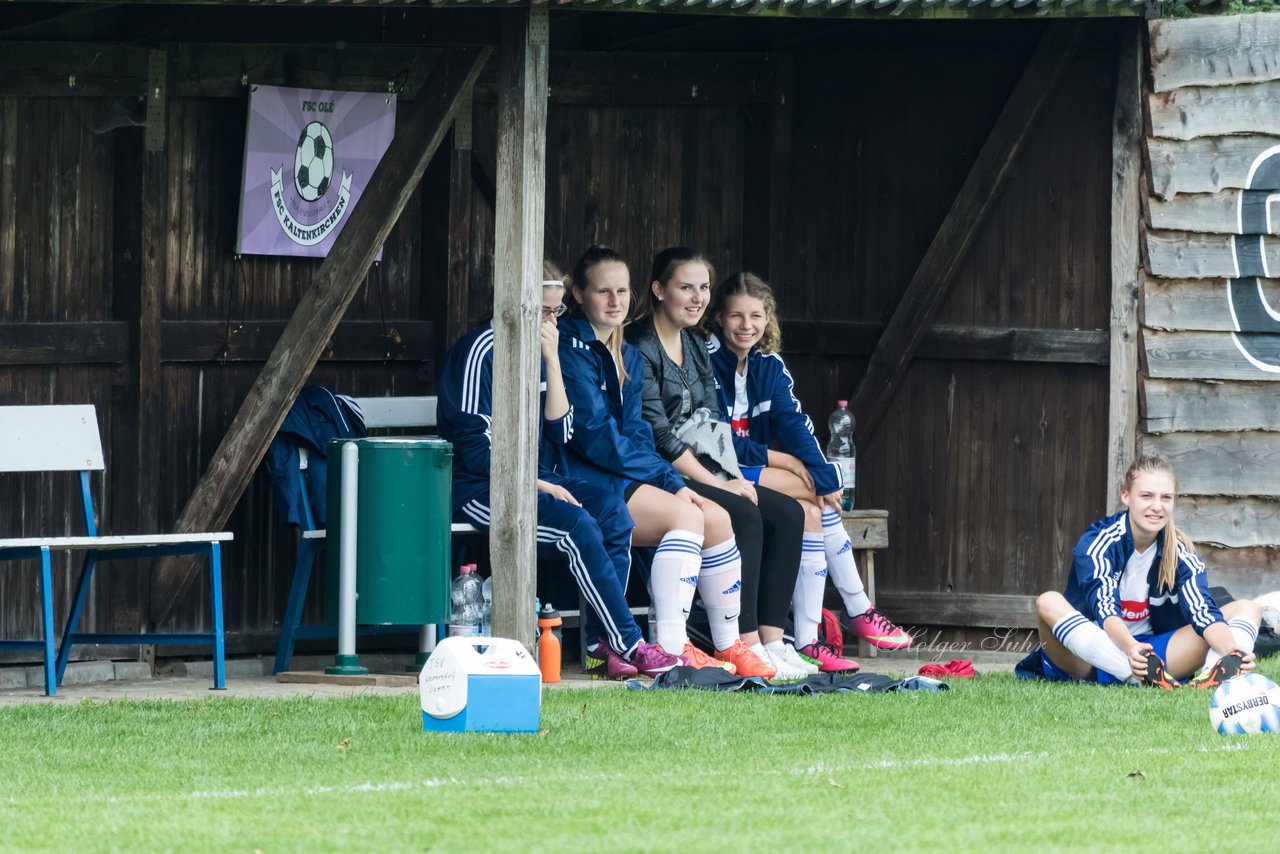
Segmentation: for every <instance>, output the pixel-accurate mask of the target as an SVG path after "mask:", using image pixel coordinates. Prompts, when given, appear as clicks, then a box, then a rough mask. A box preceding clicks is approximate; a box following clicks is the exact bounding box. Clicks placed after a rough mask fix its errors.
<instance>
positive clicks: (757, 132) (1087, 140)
mask: <svg viewBox="0 0 1280 854" xmlns="http://www.w3.org/2000/svg"><path fill="white" fill-rule="evenodd" d="M876 32H877V33H880V36H879V37H873V36H872V35H871V34H864V35H863V36H862V40H859V41H857V50H839V49H825V50H823V49H814V50H809V51H804V52H796V53H792V54H787V55H784V56H780V57H775V56H773V55H770V56H769V57H768V61H767V62H766V63H765V64H764V66H763V71H764V73H765V74H766V75H767V76H766V77H764V78H763V79H761V80H760V81H759V82H758V83H754V84H751V85H747V84H748V83H749V82H750V81H751V79H752V78H751V77H748V76H746V75H743V74H738V75H737V79H738V80H739V81H741V84H740V87H739V90H738V91H737V92H736V93H735V92H732V91H728V92H725V91H724V90H721V91H722V95H721V96H720V97H719V98H716V97H714V96H712V97H711V98H708V101H709V102H701V101H691V99H690V98H689V90H688V88H687V87H685V88H681V87H675V86H673V87H669V88H667V89H664V90H660V91H658V90H655V91H656V94H655V95H654V97H653V102H652V103H637V102H635V101H634V100H633V102H632V103H627V104H617V103H604V104H586V103H579V102H577V101H573V102H568V101H564V100H558V98H557V92H559V91H560V88H559V87H557V85H555V82H554V80H553V85H552V104H551V109H550V111H549V115H548V142H547V150H548V164H547V176H548V187H547V225H546V241H547V245H548V252H549V253H551V254H553V255H556V256H557V257H558V258H559V259H560V260H562V261H563V262H564V263H567V264H572V262H573V260H574V259H575V258H576V256H577V255H578V254H579V253H580V252H581V251H582V250H583V249H584V248H585V247H586V246H588V245H589V244H591V243H594V242H601V243H608V244H610V245H612V246H614V247H615V248H616V249H618V251H620V252H621V253H622V254H623V255H624V256H625V257H626V258H627V259H628V262H629V264H630V266H631V271H632V283H633V285H634V286H636V287H645V286H647V280H648V275H649V274H648V265H649V260H650V258H651V257H652V254H653V252H654V251H655V250H657V249H659V248H661V247H663V246H666V245H670V244H673V243H685V244H688V245H692V246H696V247H699V248H701V249H703V250H704V251H706V252H707V253H708V254H709V256H710V257H711V258H712V259H713V261H714V262H715V264H716V266H717V268H718V271H719V276H720V277H723V276H726V275H729V274H731V273H733V272H735V271H737V270H739V269H742V268H743V267H746V268H748V269H753V270H756V271H759V272H761V273H766V274H767V273H768V272H769V271H770V270H773V271H776V274H775V275H774V278H773V284H774V286H775V288H776V290H777V292H778V297H779V303H780V309H781V313H782V315H783V319H784V323H783V329H784V350H785V355H786V358H787V361H788V364H789V365H790V367H791V369H792V372H793V374H794V377H795V381H796V391H797V394H798V395H799V397H800V399H801V400H802V401H803V402H804V403H805V404H806V407H807V409H808V411H809V412H810V413H811V414H812V415H813V416H814V420H815V421H816V422H817V423H818V424H819V425H820V426H819V433H820V434H821V435H823V436H824V437H825V427H824V426H821V425H822V424H823V422H824V421H825V416H826V414H827V413H828V412H829V411H830V410H831V409H833V408H834V406H835V401H836V400H837V399H838V398H843V397H849V396H851V393H852V391H853V389H854V387H855V386H856V384H857V381H858V379H859V377H860V376H861V374H862V371H863V370H864V369H865V364H866V357H867V355H868V354H869V353H870V352H871V350H872V348H873V347H874V346H875V342H876V340H877V338H878V336H879V335H880V333H881V332H882V331H883V329H884V325H885V323H886V322H887V320H888V318H889V317H890V315H891V314H892V313H893V309H894V308H895V307H896V305H897V303H898V300H899V298H900V297H901V293H902V290H903V288H905V287H906V284H907V282H908V281H909V280H910V277H911V274H912V272H913V271H914V270H915V267H916V266H917V264H918V263H919V260H920V258H921V256H922V255H923V254H924V251H925V249H926V248H927V246H928V245H929V241H930V239H931V238H932V237H933V234H934V232H935V231H936V229H937V226H938V223H939V222H941V220H942V217H943V216H944V215H945V213H946V211H947V209H948V207H949V206H950V203H951V200H952V198H954V195H955V193H956V191H957V190H958V189H959V186H960V183H961V182H962V181H963V180H964V176H965V174H966V173H967V171H968V169H969V167H970V166H971V164H972V160H973V157H974V156H975V154H976V152H977V150H978V149H979V148H980V147H981V144H982V141H983V139H984V138H985V135H986V134H987V132H988V131H989V130H990V128H991V125H992V123H993V122H994V121H995V117H996V116H997V115H998V114H999V111H1000V109H1001V107H1002V105H1003V103H1004V101H1005V99H1006V98H1007V96H1008V94H1009V89H1010V87H1011V86H1012V81H1014V80H1016V79H1017V78H1018V75H1019V74H1020V72H1021V70H1022V68H1023V66H1024V65H1025V64H1026V61H1027V58H1028V56H1029V54H1030V50H1031V48H1032V47H1034V45H1035V43H1036V39H1035V38H1030V37H1028V36H1027V35H1026V34H1025V32H1019V33H1017V34H1013V33H1006V34H1004V37H1002V36H1001V35H999V34H989V33H987V32H986V31H983V36H984V37H983V38H979V40H978V41H976V42H970V43H966V42H965V41H964V40H961V39H956V40H954V41H953V40H950V39H945V38H939V39H935V40H925V41H918V40H916V39H914V38H911V37H910V36H909V35H908V36H904V37H902V38H900V39H894V38H885V36H884V32H883V31H881V30H877V31H876ZM1119 32H1120V31H1119V30H1111V29H1104V30H1103V31H1102V33H1101V34H1100V37H1099V39H1098V40H1097V41H1096V42H1094V43H1092V44H1091V45H1090V46H1089V47H1088V48H1087V49H1086V50H1085V51H1084V52H1083V53H1082V54H1081V55H1080V57H1079V58H1078V59H1077V60H1076V61H1075V62H1074V63H1073V64H1072V66H1071V68H1070V69H1069V70H1068V72H1067V74H1066V75H1065V78H1064V82H1063V84H1062V86H1061V88H1060V91H1057V92H1056V93H1055V94H1054V96H1053V98H1052V99H1051V104H1050V105H1049V107H1048V109H1047V112H1046V116H1045V118H1044V120H1043V122H1042V123H1041V125H1040V126H1039V128H1038V129H1037V130H1036V132H1035V134H1034V138H1033V139H1032V140H1031V141H1030V142H1029V144H1028V147H1027V150H1026V151H1025V152H1024V156H1023V158H1022V159H1021V160H1020V161H1019V163H1018V164H1017V165H1016V166H1015V169H1014V172H1015V174H1014V175H1013V177H1012V178H1011V182H1010V186H1009V187H1008V189H1007V190H1006V192H1005V193H1004V195H1003V196H1002V198H1001V200H1000V201H999V202H998V204H997V207H996V210H995V212H994V213H993V215H992V220H991V223H990V224H989V226H988V227H987V228H986V229H985V230H984V232H983V234H982V235H981V236H980V237H979V238H978V240H977V241H976V243H975V246H974V248H973V250H972V252H971V254H970V256H969V258H968V260H967V262H966V263H965V264H964V266H963V268H962V269H961V271H960V273H959V277H958V279H957V283H956V285H955V288H954V293H953V295H952V297H951V298H950V300H949V302H948V303H947V304H946V305H945V306H944V307H943V309H942V310H941V312H940V315H939V317H938V319H937V322H936V324H935V325H934V326H933V327H932V328H931V331H930V333H929V335H928V336H927V337H926V340H925V344H924V346H923V347H922V350H921V354H920V357H918V358H917V360H916V362H915V363H914V364H913V366H912V367H911V369H910V371H909V372H908V375H907V378H906V380H905V381H904V388H903V391H902V392H901V393H900V395H899V396H898V398H897V400H896V402H895V403H894V405H893V407H892V408H891V410H890V412H889V414H888V416H887V418H886V421H885V423H884V425H883V427H882V428H881V429H880V430H879V431H878V433H877V435H876V436H875V437H874V438H873V439H872V441H871V442H870V443H869V444H868V445H867V447H865V448H861V449H860V460H861V466H862V467H861V472H860V480H859V499H858V500H859V503H860V504H861V505H862V506H871V507H884V508H887V509H889V511H890V513H891V537H890V540H891V543H890V546H889V548H888V549H886V550H885V551H884V552H882V553H881V554H880V555H878V557H877V582H878V587H879V588H880V590H881V591H882V593H881V594H880V598H881V600H882V601H883V602H885V603H886V604H887V605H889V606H892V607H893V608H894V609H895V614H901V615H902V618H903V619H908V620H911V621H918V622H920V623H929V622H931V621H940V622H946V623H949V624H952V623H959V624H968V625H1006V624H1010V622H1011V621H1018V622H1025V621H1026V619H1027V615H1028V614H1029V601H1030V598H1029V597H1031V596H1032V595H1034V594H1035V593H1037V592H1039V591H1041V590H1043V589H1047V588H1056V587H1058V586H1060V584H1061V575H1062V572H1063V568H1064V565H1065V563H1064V561H1065V555H1067V554H1068V553H1069V551H1070V548H1071V546H1072V545H1074V541H1075V538H1076V537H1078V535H1079V533H1080V531H1082V530H1083V528H1084V526H1085V525H1087V524H1088V522H1089V521H1091V520H1092V519H1093V518H1095V517H1097V516H1098V515H1099V514H1100V512H1101V511H1100V508H1099V507H1098V498H1099V496H1101V495H1102V494H1103V492H1104V486H1103V480H1104V478H1105V468H1106V438H1107V383H1108V372H1107V367H1106V365H1107V362H1108V352H1107V349H1108V345H1107V341H1108V333H1107V330H1108V328H1109V299H1110V278H1111V273H1110V264H1109V257H1110V253H1109V244H1110V229H1109V217H1110V199H1111V175H1110V172H1111V124H1112V102H1113V96H1114V86H1115V84H1114V78H1115V74H1116V55H1115V50H1116V47H1115V38H1114V37H1115V36H1117V35H1119ZM917 35H918V34H917ZM557 67H559V66H558V64H557V62H556V57H555V56H554V55H553V62H552V72H553V77H554V75H555V72H556V69H557ZM784 68H785V69H786V71H785V73H778V71H777V70H778V69H784ZM957 79H963V80H964V81H965V86H964V90H963V91H964V97H963V98H956V97H954V89H953V86H954V81H955V80H957ZM868 80H880V81H892V85H888V84H882V85H870V86H869V85H865V82H866V81H868ZM787 81H790V83H789V84H788V82H787ZM788 85H789V86H790V87H791V88H787V89H786V95H785V97H783V95H782V93H781V92H780V89H781V88H784V87H787V86H788ZM711 91H712V92H715V91H717V87H712V88H711ZM478 97H479V96H478ZM632 98H633V99H636V100H638V96H637V95H636V93H632ZM780 102H785V103H786V105H787V110H786V111H785V112H784V111H782V110H779V109H778V106H777V105H778V104H779V103H780ZM487 123H491V119H487V118H485V111H484V109H483V108H478V109H477V122H476V134H475V136H476V140H477V143H476V146H475V148H476V149H477V151H479V150H480V149H481V148H482V145H481V144H480V143H479V142H478V140H480V139H481V138H482V137H484V136H485V135H486V134H490V133H491V131H486V130H484V129H483V128H484V126H485V125H486V124H487ZM782 123H785V127H783V128H780V127H779V125H780V124H782ZM908 129H909V130H908ZM779 140H782V141H784V142H789V145H790V147H791V156H790V157H789V158H787V159H786V160H785V161H784V162H783V164H782V166H781V168H779V167H778V165H777V164H776V163H775V161H774V156H773V154H771V152H772V151H773V150H775V147H776V146H777V145H778V144H779ZM477 193H478V191H477ZM779 197H785V198H787V199H789V202H788V203H787V204H786V205H785V207H784V206H781V205H779V204H776V203H775V201H774V200H775V199H777V198H779ZM476 199H479V195H477V196H476ZM479 206H480V207H483V205H479ZM474 207H475V206H473V208H474ZM775 211H776V212H778V213H774V212H775ZM774 217H778V218H777V219H774ZM481 254H482V255H483V254H484V253H481ZM1029 484H1034V486H1033V487H1029ZM943 603H945V608H944V607H942V605H943ZM1011 603H1012V604H1011ZM944 612H945V613H944Z"/></svg>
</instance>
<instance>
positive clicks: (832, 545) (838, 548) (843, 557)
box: [822, 507, 871, 614]
mask: <svg viewBox="0 0 1280 854" xmlns="http://www.w3.org/2000/svg"><path fill="white" fill-rule="evenodd" d="M822 542H823V545H825V546H826V550H827V571H828V572H830V573H831V583H832V584H834V585H835V586H836V590H838V591H840V598H841V599H842V600H844V607H845V610H846V611H848V612H849V613H850V614H863V613H866V611H867V609H869V608H870V607H871V599H869V598H868V597H867V591H866V589H865V588H864V587H863V586H862V577H861V576H859V575H858V563H857V561H855V560H854V559H853V543H852V542H850V541H849V534H848V532H846V531H845V529H844V523H843V522H841V521H840V514H839V512H837V511H835V510H832V509H831V508H830V507H825V508H823V510H822Z"/></svg>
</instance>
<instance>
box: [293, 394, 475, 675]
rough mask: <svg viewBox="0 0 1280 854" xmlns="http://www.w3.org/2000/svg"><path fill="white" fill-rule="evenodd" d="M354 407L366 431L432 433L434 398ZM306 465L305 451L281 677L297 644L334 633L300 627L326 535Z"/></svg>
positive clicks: (372, 629) (466, 530) (462, 530)
mask: <svg viewBox="0 0 1280 854" xmlns="http://www.w3.org/2000/svg"><path fill="white" fill-rule="evenodd" d="M354 399H355V402H356V404H357V405H358V406H359V407H360V410H361V412H362V413H363V414H364V426H365V430H366V431H373V430H416V429H419V428H422V429H424V430H429V431H431V432H435V428H436V398H435V397H426V396H424V397H357V398H354ZM307 465H308V459H307V452H306V449H305V448H303V449H301V454H300V457H299V465H298V478H299V479H300V480H301V481H303V483H302V490H301V493H302V511H303V516H304V519H303V522H304V524H303V530H302V537H301V539H300V540H299V542H298V557H297V561H296V562H295V564H294V568H293V581H292V582H291V584H290V586H289V600H288V602H287V603H286V605H285V613H284V619H283V621H282V622H281V625H280V639H279V641H278V642H277V644H276V661H275V666H274V668H273V670H272V672H273V673H281V672H283V671H285V670H288V669H289V664H290V663H291V662H292V660H293V649H294V646H295V645H296V643H297V641H298V640H301V639H304V638H316V637H332V636H333V635H335V634H336V633H337V629H336V627H335V626H332V625H321V626H303V625H300V623H301V621H302V607H303V603H304V601H305V599H306V596H307V588H308V586H310V581H311V571H312V568H313V566H314V564H315V558H316V553H317V550H318V549H319V547H320V546H321V545H322V544H323V543H324V541H325V539H326V535H327V533H328V532H327V531H326V529H324V528H321V527H319V526H318V525H317V524H316V519H315V512H314V511H313V510H312V508H311V504H310V501H309V500H308V499H307V488H306V483H305V480H306V470H307ZM452 531H453V533H454V534H476V533H480V531H479V529H477V528H474V527H472V526H471V525H466V524H459V523H457V522H455V523H453V525H452ZM361 631H362V633H364V634H379V633H387V632H403V631H404V628H403V627H400V626H365V627H362V629H361Z"/></svg>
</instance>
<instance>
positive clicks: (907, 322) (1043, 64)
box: [853, 21, 1090, 444]
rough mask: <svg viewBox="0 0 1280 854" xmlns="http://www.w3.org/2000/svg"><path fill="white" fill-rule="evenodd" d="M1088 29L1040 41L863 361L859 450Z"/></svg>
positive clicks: (1050, 32)
mask: <svg viewBox="0 0 1280 854" xmlns="http://www.w3.org/2000/svg"><path fill="white" fill-rule="evenodd" d="M1089 29H1090V26H1089V24H1088V23H1087V22H1077V21H1069V22H1063V23H1060V24H1059V23H1057V22H1055V23H1053V24H1051V25H1050V26H1049V28H1048V29H1047V30H1046V31H1045V34H1044V36H1043V37H1042V38H1041V39H1040V44H1039V46H1038V47H1037V48H1036V52H1035V54H1034V55H1033V56H1032V57H1031V61H1030V62H1029V63H1027V67H1026V69H1025V70H1024V71H1023V72H1022V77H1021V78H1020V79H1019V80H1018V83H1017V85H1016V86H1015V87H1014V89H1013V94H1011V95H1010V96H1009V100H1008V101H1007V102H1006V103H1005V105H1004V109H1003V110H1002V111H1001V113H1000V117H999V118H998V119H996V123H995V126H994V127H992V129H991V133H990V134H989V135H988V136H987V141H986V142H985V143H984V144H983V146H982V150H981V151H979V152H978V158H977V160H976V161H975V162H974V164H973V168H972V169H970V170H969V175H968V177H966V178H965V181H964V184H963V185H962V186H961V187H960V192H959V193H958V194H957V195H956V199H955V201H954V202H952V203H951V209H950V210H949V211H948V212H947V216H946V218H945V219H944V220H943V221H942V225H941V226H940V227H939V228H938V233H937V234H936V235H934V238H933V242H932V243H930V244H929V249H928V251H926V252H925V255H924V259H923V260H921V262H920V266H919V267H917V268H916V272H915V275H913V276H912V277H911V282H910V284H908V285H907V290H906V292H905V293H904V294H903V295H902V301H901V302H899V303H898V307H897V309H895V310H894V313H893V317H892V318H891V319H890V320H889V324H888V326H886V327H885V331H884V334H883V335H882V336H881V337H880V341H879V342H878V343H877V344H876V349H875V351H874V352H873V353H872V354H871V359H870V361H869V363H868V364H867V372H866V374H865V375H863V377H862V382H861V383H859V385H858V390H857V393H856V394H855V395H854V398H853V412H854V415H856V416H857V419H858V428H857V434H856V437H855V438H856V439H857V442H858V444H864V443H865V442H866V440H867V439H868V438H870V437H871V436H872V435H873V434H874V433H875V430H876V427H878V426H879V424H880V420H881V419H882V418H883V417H884V413H885V410H887V409H888V407H889V403H890V401H892V400H893V396H894V395H895V394H896V393H897V391H898V387H899V385H900V383H901V382H902V377H903V374H905V373H906V370H907V366H908V365H910V364H911V359H912V357H913V356H914V355H915V352H916V349H917V348H918V347H919V346H920V342H921V341H922V340H923V339H924V336H925V333H926V332H928V331H929V323H930V322H931V321H932V320H933V317H934V315H935V314H936V313H937V311H938V308H939V307H940V306H941V305H942V303H943V301H944V300H945V299H946V297H947V295H948V294H949V293H950V291H951V284H952V282H954V281H955V277H956V272H957V271H958V270H959V269H960V264H961V263H962V262H963V261H964V259H965V256H966V255H967V254H968V251H969V247H970V245H971V244H972V243H973V239H974V237H975V236H976V235H977V234H978V231H979V229H981V227H982V224H983V222H984V221H985V220H986V218H987V215H988V214H989V213H990V211H991V208H992V207H993V205H994V203H995V201H996V199H998V198H999V196H1000V191H1001V190H1002V189H1003V187H1004V182H1005V179H1006V178H1007V177H1008V174H1009V170H1010V167H1011V166H1012V165H1013V163H1014V161H1015V160H1016V159H1017V157H1018V153H1019V152H1020V151H1021V150H1022V148H1023V146H1024V145H1025V144H1026V141H1027V139H1028V138H1030V136H1031V131H1032V128H1033V127H1034V125H1035V122H1036V119H1037V118H1038V117H1039V115H1040V112H1041V110H1042V109H1043V108H1044V105H1045V103H1046V102H1047V101H1048V100H1049V96H1050V95H1051V94H1052V93H1053V90H1054V89H1055V87H1056V86H1057V83H1058V80H1059V79H1061V77H1062V75H1063V73H1064V72H1065V71H1066V69H1067V66H1068V65H1070V63H1071V60H1072V59H1073V58H1074V56H1075V53H1076V50H1077V49H1078V48H1079V46H1080V44H1081V43H1082V42H1083V41H1084V39H1085V36H1086V34H1087V33H1088V31H1089Z"/></svg>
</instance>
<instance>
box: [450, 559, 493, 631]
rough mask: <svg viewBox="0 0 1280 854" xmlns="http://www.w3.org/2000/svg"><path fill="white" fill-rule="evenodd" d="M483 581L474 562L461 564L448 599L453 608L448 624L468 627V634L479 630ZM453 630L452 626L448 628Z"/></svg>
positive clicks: (482, 615) (482, 617) (481, 616)
mask: <svg viewBox="0 0 1280 854" xmlns="http://www.w3.org/2000/svg"><path fill="white" fill-rule="evenodd" d="M482 587H483V582H481V580H480V576H479V575H478V574H477V573H476V565H475V564H474V563H466V564H463V565H462V567H461V568H460V569H459V571H458V577H457V578H455V579H453V586H452V588H451V590H450V594H449V595H450V599H451V602H452V605H453V609H452V611H451V612H450V614H449V625H450V626H451V627H457V628H459V629H463V630H465V629H467V628H469V629H470V632H468V633H469V634H475V633H476V632H479V631H480V621H481V620H482V619H484V593H483V591H482V589H481V588H482ZM450 631H451V632H452V631H453V628H451V629H450Z"/></svg>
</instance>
